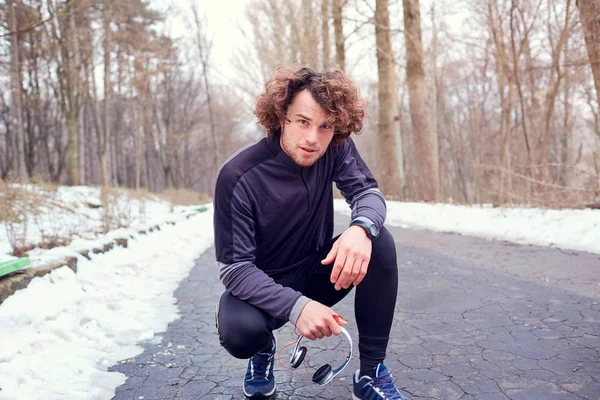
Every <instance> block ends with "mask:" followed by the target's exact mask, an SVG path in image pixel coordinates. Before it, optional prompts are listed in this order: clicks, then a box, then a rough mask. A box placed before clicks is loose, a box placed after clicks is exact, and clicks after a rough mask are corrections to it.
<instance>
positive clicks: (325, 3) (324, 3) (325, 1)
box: [321, 0, 331, 70]
mask: <svg viewBox="0 0 600 400" xmlns="http://www.w3.org/2000/svg"><path fill="white" fill-rule="evenodd" d="M330 2H331V0H321V38H322V40H323V69H325V70H328V69H329V3H330Z"/></svg>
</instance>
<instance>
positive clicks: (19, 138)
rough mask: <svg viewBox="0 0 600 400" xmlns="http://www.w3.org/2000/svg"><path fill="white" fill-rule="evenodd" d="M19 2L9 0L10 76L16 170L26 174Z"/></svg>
mask: <svg viewBox="0 0 600 400" xmlns="http://www.w3.org/2000/svg"><path fill="white" fill-rule="evenodd" d="M19 3H20V2H17V1H16V0H8V3H7V5H8V14H9V31H10V32H9V34H10V70H11V73H10V76H11V88H12V90H11V110H10V115H11V130H12V137H13V145H14V147H13V149H12V153H13V162H14V167H13V168H14V171H15V172H16V174H17V175H19V176H25V175H26V174H27V170H26V167H25V141H24V132H23V114H22V107H21V90H22V89H21V82H22V80H21V62H20V55H19V53H20V51H19V46H20V44H19V35H18V29H17V11H18V7H19ZM9 165H10V163H9Z"/></svg>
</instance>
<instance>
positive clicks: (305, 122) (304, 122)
mask: <svg viewBox="0 0 600 400" xmlns="http://www.w3.org/2000/svg"><path fill="white" fill-rule="evenodd" d="M299 122H300V123H301V124H302V125H306V124H308V121H307V120H305V119H301V120H299Z"/></svg>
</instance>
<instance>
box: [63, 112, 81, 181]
mask: <svg viewBox="0 0 600 400" xmlns="http://www.w3.org/2000/svg"><path fill="white" fill-rule="evenodd" d="M65 117H66V119H67V184H68V185H69V186H74V185H79V148H78V143H77V115H75V114H74V113H73V112H68V113H67V115H66V116H65Z"/></svg>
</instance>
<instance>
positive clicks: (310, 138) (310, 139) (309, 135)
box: [304, 125, 319, 144]
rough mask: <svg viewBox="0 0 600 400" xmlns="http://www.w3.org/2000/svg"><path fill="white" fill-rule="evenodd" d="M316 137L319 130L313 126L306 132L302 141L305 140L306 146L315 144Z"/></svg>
mask: <svg viewBox="0 0 600 400" xmlns="http://www.w3.org/2000/svg"><path fill="white" fill-rule="evenodd" d="M318 135H319V128H318V127H317V126H315V125H313V126H311V127H310V129H309V130H308V132H306V136H305V137H304V139H305V140H306V143H308V144H315V143H317V139H318Z"/></svg>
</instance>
